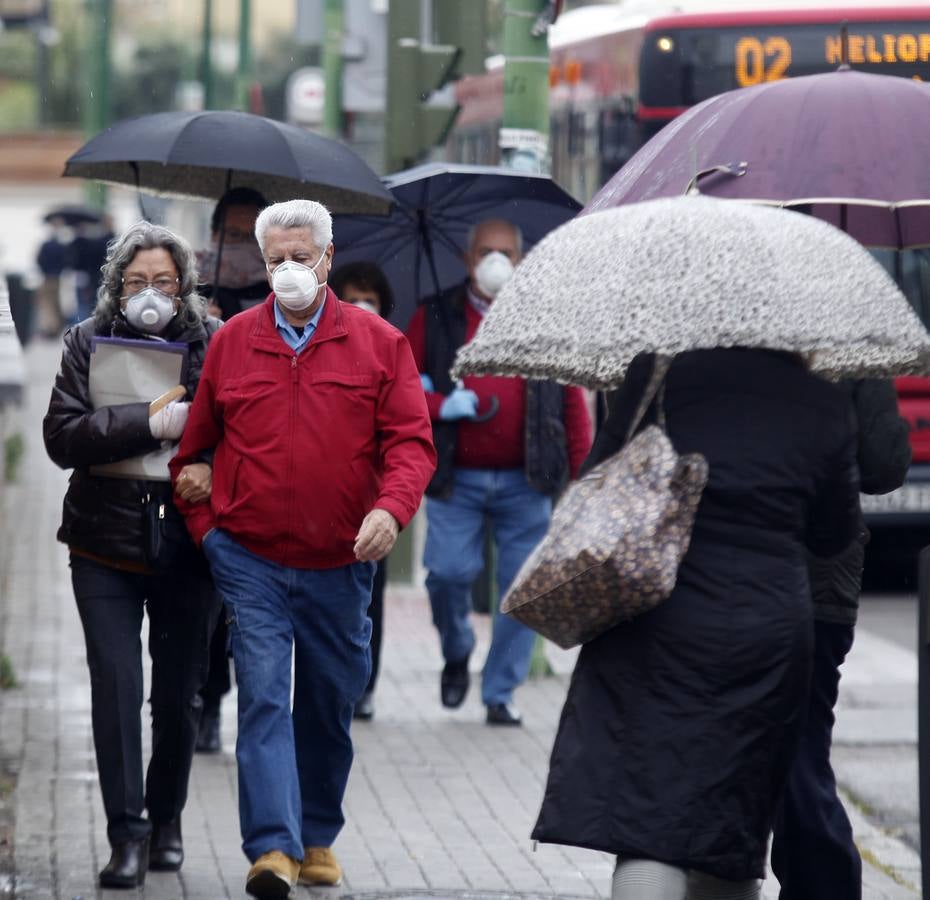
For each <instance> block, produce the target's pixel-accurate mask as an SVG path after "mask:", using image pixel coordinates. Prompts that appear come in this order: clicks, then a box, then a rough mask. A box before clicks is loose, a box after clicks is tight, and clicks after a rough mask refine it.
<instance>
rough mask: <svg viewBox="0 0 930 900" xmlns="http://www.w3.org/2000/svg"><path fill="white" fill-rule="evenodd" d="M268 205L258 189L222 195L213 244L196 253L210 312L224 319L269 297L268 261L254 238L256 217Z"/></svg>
mask: <svg viewBox="0 0 930 900" xmlns="http://www.w3.org/2000/svg"><path fill="white" fill-rule="evenodd" d="M267 205H268V201H267V200H265V198H264V196H262V194H260V193H259V192H258V191H256V190H253V189H252V188H246V187H237V188H232V189H231V190H228V191H227V192H226V193H225V194H223V196H222V197H220V199H219V200H218V201H217V203H216V206H215V207H214V208H213V215H212V216H211V217H210V246H209V247H206V248H204V249H203V250H201V251H200V252H199V253H198V254H197V266H198V268H199V269H200V279H201V282H202V283H203V287H202V288H201V293H202V294H203V296H204V297H206V298H207V300H208V301H209V304H210V307H209V309H210V314H211V315H213V316H216V317H217V318H218V319H222V320H223V321H224V322H225V321H226V320H227V319H229V318H230V317H231V316H234V315H235V314H236V313H239V312H242V311H243V310H245V309H249V308H250V307H252V306H255V305H256V304H257V303H261V302H262V300H264V299H265V298H266V297H267V296H268V278H267V274H266V272H265V261H264V260H263V259H262V251H261V248H260V247H259V246H258V242H257V241H256V240H255V220H256V219H257V218H258V214H259V213H260V212H261V211H262V210H263V209H264V208H265V207H266V206H267ZM221 243H222V251H221V250H220V244H221ZM218 256H219V260H220V268H219V272H217V268H216V261H217V257H218ZM214 282H216V283H215V284H214Z"/></svg>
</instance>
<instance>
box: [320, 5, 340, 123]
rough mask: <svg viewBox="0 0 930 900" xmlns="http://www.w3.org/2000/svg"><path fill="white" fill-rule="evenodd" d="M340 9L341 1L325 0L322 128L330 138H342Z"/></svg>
mask: <svg viewBox="0 0 930 900" xmlns="http://www.w3.org/2000/svg"><path fill="white" fill-rule="evenodd" d="M342 7H343V4H342V0H326V7H325V10H324V13H323V77H324V78H325V79H326V95H325V100H324V106H323V127H324V128H325V130H326V133H327V134H329V136H330V137H341V136H342V32H343V27H344V25H343V8H342Z"/></svg>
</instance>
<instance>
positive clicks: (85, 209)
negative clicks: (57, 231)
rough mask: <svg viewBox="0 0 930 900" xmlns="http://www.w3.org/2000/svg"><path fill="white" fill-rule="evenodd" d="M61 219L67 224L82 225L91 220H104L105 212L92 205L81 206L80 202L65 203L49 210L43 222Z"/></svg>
mask: <svg viewBox="0 0 930 900" xmlns="http://www.w3.org/2000/svg"><path fill="white" fill-rule="evenodd" d="M55 219H60V220H61V221H62V222H64V223H65V225H72V226H74V225H82V224H89V223H91V222H102V221H103V213H102V212H101V211H100V210H99V209H93V208H91V207H90V206H80V205H79V204H76V203H75V204H65V205H64V206H56V207H55V208H54V209H52V210H49V212H47V213H46V214H45V215H44V216H43V217H42V221H43V222H52V221H54V220H55Z"/></svg>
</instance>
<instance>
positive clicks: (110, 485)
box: [43, 222, 219, 888]
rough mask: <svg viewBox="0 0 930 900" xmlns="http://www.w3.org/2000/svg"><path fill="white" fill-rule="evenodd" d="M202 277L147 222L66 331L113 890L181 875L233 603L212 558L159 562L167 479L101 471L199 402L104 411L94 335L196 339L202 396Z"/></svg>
mask: <svg viewBox="0 0 930 900" xmlns="http://www.w3.org/2000/svg"><path fill="white" fill-rule="evenodd" d="M196 285H197V269H196V266H195V262H194V254H193V252H192V251H191V249H190V247H188V245H187V244H186V243H185V242H184V240H183V239H182V238H180V237H178V236H177V235H175V234H173V233H172V232H170V231H169V230H168V229H166V228H162V227H159V226H157V225H151V224H149V223H147V222H140V223H138V224H137V225H134V226H133V227H132V228H130V229H129V230H128V231H127V232H126V233H125V234H123V235H122V237H120V238H119V240H117V241H116V242H114V243H113V244H112V245H111V247H110V250H109V253H108V255H107V260H106V264H105V265H104V268H103V284H102V285H101V288H100V292H99V298H98V302H97V308H96V312H95V314H94V315H93V316H92V317H91V318H88V319H85V320H84V321H83V322H81V323H80V324H78V325H75V326H73V327H72V328H70V329H69V330H68V331H67V333H66V334H65V337H64V350H63V352H62V358H61V368H60V369H59V371H58V375H57V376H56V379H55V386H54V388H53V389H52V396H51V401H50V403H49V408H48V413H47V414H46V416H45V421H44V423H43V429H44V437H45V446H46V449H47V450H48V454H49V456H50V457H51V458H52V460H53V461H54V462H55V463H57V464H58V465H59V466H61V467H62V468H64V469H73V470H74V471H73V473H72V475H71V479H70V482H69V485H68V492H67V494H66V495H65V501H64V513H63V517H62V523H61V528H60V529H59V531H58V538H59V540H61V541H62V542H63V543H65V544H67V545H68V549H69V551H70V556H71V581H72V584H73V586H74V595H75V598H76V600H77V607H78V612H79V613H80V616H81V624H82V626H83V629H84V639H85V643H86V647H87V663H88V667H89V668H90V680H91V713H92V717H93V732H94V747H95V749H96V753H97V770H98V773H99V777H100V788H101V791H102V793H103V805H104V810H105V811H106V816H107V837H108V838H109V841H110V845H111V847H112V851H113V852H112V855H111V857H110V861H109V862H108V863H107V865H106V866H105V867H104V869H103V871H102V872H101V873H100V884H101V886H103V887H108V888H131V887H135V886H137V885H141V884H143V883H144V881H145V873H146V869H147V868H151V869H161V870H170V871H176V870H177V869H179V868H180V867H181V864H182V862H183V859H184V851H183V844H182V838H181V811H182V810H183V809H184V804H185V801H186V798H187V784H188V778H189V776H190V768H191V759H192V756H193V752H194V741H195V740H196V737H197V727H198V723H199V718H200V700H199V697H198V693H197V692H198V691H199V690H200V687H201V685H202V684H203V680H204V677H205V675H206V666H207V648H208V644H209V638H210V634H211V632H212V629H213V625H214V621H215V619H216V616H217V614H218V611H219V600H218V598H217V595H216V593H215V591H214V589H213V584H212V582H211V580H210V574H209V572H208V570H207V567H206V564H205V563H204V562H203V561H200V562H198V560H197V558H196V557H194V558H193V559H192V560H191V562H190V564H189V565H186V564H185V565H183V566H179V567H177V568H175V569H170V570H168V571H163V572H156V571H154V570H153V569H152V568H150V566H149V563H148V561H147V558H146V555H145V552H144V549H143V546H144V542H145V540H146V535H145V532H144V528H143V515H142V510H143V501H144V500H145V498H146V497H147V496H148V495H149V494H150V493H152V492H154V491H156V490H157V489H158V488H159V487H160V485H159V484H158V483H157V482H148V481H137V480H132V479H127V478H110V477H103V476H100V475H94V474H91V471H90V467H91V466H94V465H98V464H104V463H112V462H115V461H117V460H122V459H126V458H129V457H133V456H137V455H139V454H143V453H148V452H150V451H153V450H157V449H159V448H160V447H161V445H162V441H165V440H168V441H176V440H178V439H179V438H180V437H181V434H182V433H183V431H184V427H185V422H186V420H187V414H188V409H189V405H190V404H189V401H187V400H183V401H182V400H177V401H174V402H172V403H171V404H169V405H168V406H167V407H165V408H163V409H161V410H160V411H158V412H156V413H155V414H154V415H152V414H151V409H150V405H149V404H148V403H126V404H122V405H119V406H107V407H102V408H100V409H94V408H93V406H92V404H91V399H90V389H89V384H88V373H89V368H90V357H91V342H92V340H93V338H94V336H96V335H101V336H106V337H111V336H115V337H121V338H134V339H140V340H152V341H159V340H168V341H172V342H177V343H184V344H187V346H188V350H189V365H188V377H187V382H186V384H185V385H184V387H186V389H187V394H188V396H189V397H191V396H195V394H196V391H197V388H198V381H199V376H200V368H201V365H202V364H203V360H204V356H205V354H206V349H207V344H208V342H209V340H210V338H211V336H212V335H213V334H214V333H215V331H216V329H217V328H218V327H219V322H217V321H216V320H215V319H209V318H208V317H207V314H206V307H205V305H204V303H203V301H202V300H201V299H200V297H199V296H198V295H197V293H196ZM165 502H168V503H170V498H166V501H165ZM146 610H147V611H148V616H149V654H150V656H151V658H152V684H151V696H150V702H151V709H152V756H151V760H150V762H149V766H148V774H147V776H146V778H145V785H144V791H143V770H142V728H141V721H140V711H141V709H142V700H143V695H142V692H143V679H142V647H141V643H140V631H141V628H142V619H143V615H144V613H145V611H146ZM146 810H147V811H148V818H146V817H145V815H144V814H145V811H146Z"/></svg>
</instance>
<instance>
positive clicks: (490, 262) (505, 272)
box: [475, 250, 513, 297]
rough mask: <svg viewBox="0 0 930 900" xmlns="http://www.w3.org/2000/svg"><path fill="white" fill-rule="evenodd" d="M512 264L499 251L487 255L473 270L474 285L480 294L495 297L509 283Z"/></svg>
mask: <svg viewBox="0 0 930 900" xmlns="http://www.w3.org/2000/svg"><path fill="white" fill-rule="evenodd" d="M511 275H513V263H512V262H511V261H510V260H509V259H508V258H507V257H506V256H505V255H504V254H503V253H501V252H500V251H498V250H495V251H494V252H493V253H489V254H488V255H487V256H486V257H484V259H482V260H481V262H480V263H478V265H477V267H476V268H475V284H476V285H477V286H478V290H479V291H481V293H482V294H485V295H486V296H488V297H496V296H497V294H498V292H499V291H500V289H501V288H502V287H503V286H504V285H505V284H507V282H508V281H510V276H511Z"/></svg>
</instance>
